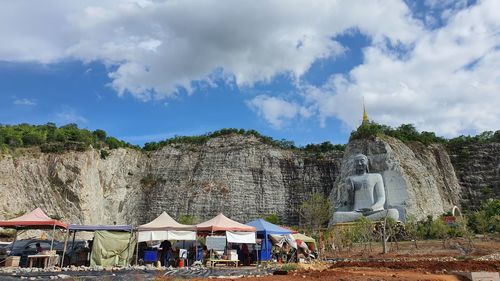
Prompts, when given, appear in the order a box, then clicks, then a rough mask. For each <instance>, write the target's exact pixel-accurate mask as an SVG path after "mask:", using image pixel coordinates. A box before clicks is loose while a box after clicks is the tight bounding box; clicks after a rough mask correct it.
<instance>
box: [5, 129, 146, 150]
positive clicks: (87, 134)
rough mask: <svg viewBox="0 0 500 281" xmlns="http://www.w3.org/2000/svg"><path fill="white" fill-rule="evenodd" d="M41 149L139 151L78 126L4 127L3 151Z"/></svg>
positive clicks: (112, 138)
mask: <svg viewBox="0 0 500 281" xmlns="http://www.w3.org/2000/svg"><path fill="white" fill-rule="evenodd" d="M27 147H40V149H41V151H42V152H55V153H58V152H64V151H68V150H75V151H84V150H86V149H88V148H90V147H93V148H96V149H100V148H108V149H115V148H119V147H130V148H139V147H138V146H133V145H131V144H129V143H126V142H124V141H121V140H118V139H116V138H114V137H109V136H107V134H106V132H105V131H103V130H100V129H97V130H95V131H90V130H87V129H80V128H78V125H76V124H67V125H64V126H60V127H57V126H56V124H54V123H47V124H45V125H30V124H19V125H0V148H1V150H2V151H8V150H13V149H16V148H27Z"/></svg>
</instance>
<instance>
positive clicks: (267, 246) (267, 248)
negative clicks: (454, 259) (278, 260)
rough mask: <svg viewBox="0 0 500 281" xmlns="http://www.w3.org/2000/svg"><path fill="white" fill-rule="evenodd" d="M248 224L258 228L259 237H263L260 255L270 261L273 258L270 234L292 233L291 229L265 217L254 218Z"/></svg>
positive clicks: (262, 258) (263, 259)
mask: <svg viewBox="0 0 500 281" xmlns="http://www.w3.org/2000/svg"><path fill="white" fill-rule="evenodd" d="M247 225H249V226H253V227H255V228H256V230H257V238H260V239H261V250H260V255H259V258H260V260H261V261H268V260H271V258H272V253H271V251H272V243H271V240H270V239H269V235H287V234H292V231H291V230H289V229H286V228H283V227H280V226H278V225H275V224H272V223H270V222H267V221H265V220H263V219H256V220H253V221H251V222H249V223H247Z"/></svg>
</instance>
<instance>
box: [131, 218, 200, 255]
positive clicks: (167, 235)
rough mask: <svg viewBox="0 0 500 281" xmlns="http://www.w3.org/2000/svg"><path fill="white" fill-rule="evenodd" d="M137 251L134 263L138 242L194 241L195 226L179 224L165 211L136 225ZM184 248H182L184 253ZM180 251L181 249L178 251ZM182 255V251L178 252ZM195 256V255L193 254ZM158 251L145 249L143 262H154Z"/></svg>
mask: <svg viewBox="0 0 500 281" xmlns="http://www.w3.org/2000/svg"><path fill="white" fill-rule="evenodd" d="M137 233H138V235H137V242H138V244H137V251H136V253H137V254H136V259H135V262H136V264H137V263H138V259H139V243H140V242H151V241H172V240H175V241H196V226H194V225H186V224H181V223H178V222H177V221H175V220H174V219H173V218H172V217H171V216H170V215H169V214H167V213H166V212H163V213H161V214H160V215H159V216H158V217H157V218H155V219H154V220H152V221H151V222H149V223H146V224H143V225H140V226H138V227H137ZM184 250H185V249H182V252H183V253H184ZM179 252H181V251H179ZM179 254H180V257H183V254H182V253H179ZM195 256H196V255H195ZM157 260H158V252H157V251H155V250H146V251H145V252H144V257H143V261H144V262H156V261H157Z"/></svg>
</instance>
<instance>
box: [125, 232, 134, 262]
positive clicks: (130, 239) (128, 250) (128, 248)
mask: <svg viewBox="0 0 500 281" xmlns="http://www.w3.org/2000/svg"><path fill="white" fill-rule="evenodd" d="M132 236H133V232H132V229H131V230H130V236H129V238H128V246H127V260H126V261H125V263H126V264H127V265H126V266H128V265H130V264H129V262H131V261H129V259H128V258H129V257H130V243H131V242H132V238H133V237H132ZM134 240H135V239H134ZM132 254H133V253H132ZM130 258H131V259H132V258H133V257H130Z"/></svg>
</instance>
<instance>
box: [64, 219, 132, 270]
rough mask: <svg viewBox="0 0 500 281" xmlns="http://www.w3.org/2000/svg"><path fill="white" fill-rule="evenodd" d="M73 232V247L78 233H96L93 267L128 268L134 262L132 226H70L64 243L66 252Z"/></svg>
mask: <svg viewBox="0 0 500 281" xmlns="http://www.w3.org/2000/svg"><path fill="white" fill-rule="evenodd" d="M71 231H72V232H73V243H72V245H75V236H76V232H77V231H90V232H95V233H94V240H93V243H92V249H91V255H90V265H91V266H94V265H100V266H115V265H121V266H126V265H129V264H130V262H131V261H132V258H133V253H134V248H135V237H134V235H133V226H132V225H77V224H70V225H69V226H68V235H67V236H66V241H65V242H64V251H66V245H67V240H68V237H69V236H70V232H71ZM72 252H74V251H72ZM63 256H64V254H63Z"/></svg>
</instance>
